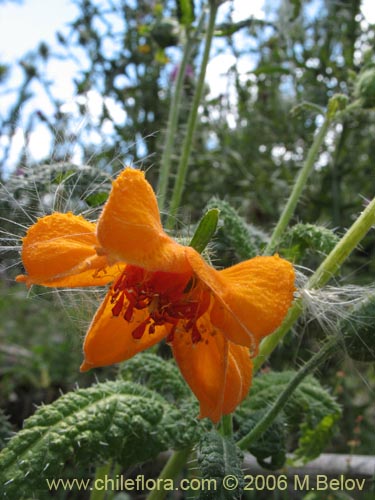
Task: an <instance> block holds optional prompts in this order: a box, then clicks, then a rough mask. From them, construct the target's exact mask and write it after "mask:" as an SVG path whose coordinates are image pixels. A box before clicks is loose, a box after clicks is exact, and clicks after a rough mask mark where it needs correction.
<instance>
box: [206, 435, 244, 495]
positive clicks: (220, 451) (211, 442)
mask: <svg viewBox="0 0 375 500" xmlns="http://www.w3.org/2000/svg"><path fill="white" fill-rule="evenodd" d="M197 457H198V465H199V468H200V471H201V475H202V478H203V479H211V480H215V481H216V487H215V488H210V489H209V488H205V489H204V490H203V491H202V492H201V496H200V498H201V499H202V500H210V499H215V500H217V499H218V500H235V499H239V498H241V493H242V490H243V473H242V469H241V466H242V460H243V455H242V452H241V450H240V449H239V448H238V447H237V446H236V445H235V443H234V442H233V440H231V439H229V438H225V437H223V436H221V435H220V434H219V433H218V432H217V431H211V432H208V433H206V434H204V435H203V436H202V438H201V440H200V442H199V445H198V455H197ZM228 476H233V478H232V482H231V484H227V485H225V484H224V485H223V478H224V477H226V478H228ZM235 484H237V487H236V488H234V489H233V490H232V489H230V488H229V487H231V486H233V485H235ZM228 486H229V487H228Z"/></svg>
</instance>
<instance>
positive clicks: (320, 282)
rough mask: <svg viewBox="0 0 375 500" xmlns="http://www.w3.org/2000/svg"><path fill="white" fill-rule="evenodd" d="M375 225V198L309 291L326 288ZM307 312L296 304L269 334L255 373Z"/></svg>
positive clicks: (326, 261)
mask: <svg viewBox="0 0 375 500" xmlns="http://www.w3.org/2000/svg"><path fill="white" fill-rule="evenodd" d="M374 225H375V198H374V199H373V200H372V201H371V202H370V203H369V204H368V205H367V207H366V208H365V210H364V211H363V212H362V213H361V215H360V216H359V217H358V219H357V220H356V221H355V222H354V223H353V225H352V226H351V227H350V228H349V229H348V231H347V232H346V234H345V235H344V236H343V237H342V238H341V240H340V241H339V242H338V243H337V245H336V246H335V248H334V249H333V250H332V251H331V253H330V254H329V255H327V257H326V258H325V259H324V261H323V262H322V263H321V264H320V266H319V267H318V269H317V270H316V271H315V273H314V274H313V275H312V276H311V278H310V279H309V280H308V282H307V285H306V289H311V288H321V287H322V286H324V285H325V284H326V283H327V282H328V281H329V280H330V279H331V278H332V277H333V276H334V275H335V273H336V272H337V271H338V270H339V269H340V267H341V265H342V264H343V262H344V261H345V260H346V259H347V257H348V256H349V255H350V254H351V252H352V251H353V250H354V249H355V248H356V247H357V246H358V244H359V243H360V241H361V240H362V239H363V238H364V236H365V235H366V234H367V233H368V231H369V230H370V229H371V227H372V226H374ZM302 309H303V305H302V299H298V300H296V301H295V303H294V304H293V306H292V307H291V308H290V309H289V312H288V314H287V315H286V318H285V319H284V321H283V323H282V324H281V326H280V327H279V328H278V329H277V330H276V331H275V333H273V334H272V335H269V336H268V337H266V338H265V339H263V341H262V342H261V344H260V347H259V354H258V356H257V357H256V358H255V359H254V368H253V369H254V372H256V371H257V370H258V369H259V368H260V366H261V365H262V364H263V362H264V361H265V360H266V359H267V358H268V357H269V356H270V354H271V353H272V352H273V350H274V349H275V348H276V346H277V345H278V343H279V342H280V341H281V340H282V339H283V338H284V337H285V335H286V334H287V333H288V332H289V330H290V329H291V327H292V326H293V324H294V323H295V321H296V320H297V318H298V317H299V316H300V314H301V312H302Z"/></svg>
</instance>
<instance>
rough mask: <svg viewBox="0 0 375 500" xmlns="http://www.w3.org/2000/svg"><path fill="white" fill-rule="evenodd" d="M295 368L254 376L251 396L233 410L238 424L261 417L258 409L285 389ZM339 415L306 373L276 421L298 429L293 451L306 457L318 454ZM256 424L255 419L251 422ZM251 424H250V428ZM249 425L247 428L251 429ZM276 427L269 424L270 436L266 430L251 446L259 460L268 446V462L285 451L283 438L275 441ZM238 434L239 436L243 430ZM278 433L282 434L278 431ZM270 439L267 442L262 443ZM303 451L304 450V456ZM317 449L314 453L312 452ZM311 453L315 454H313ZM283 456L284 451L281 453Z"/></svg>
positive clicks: (328, 398) (337, 409)
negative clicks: (296, 446)
mask: <svg viewBox="0 0 375 500" xmlns="http://www.w3.org/2000/svg"><path fill="white" fill-rule="evenodd" d="M294 375H295V372H293V371H285V372H282V373H279V372H271V373H267V374H264V375H262V376H260V377H256V378H255V379H254V381H253V386H252V388H251V391H250V397H249V398H248V399H246V400H245V402H244V403H243V404H242V405H241V407H240V408H239V409H238V411H237V412H236V417H235V418H236V421H237V422H238V424H240V425H245V424H246V421H248V420H250V422H251V421H252V420H254V419H255V417H257V419H256V421H258V420H259V418H261V412H262V411H264V409H265V408H266V407H268V406H270V405H271V404H272V403H273V402H274V401H275V400H276V398H277V397H278V396H279V394H280V393H281V392H282V391H283V390H284V389H285V387H286V386H287V384H288V383H289V381H290V379H291V378H292V377H294ZM340 415H341V409H340V406H339V405H338V404H337V402H336V401H335V399H334V398H333V397H332V396H331V395H330V394H329V393H328V392H327V390H325V389H324V388H323V387H322V386H321V385H320V383H319V382H318V381H317V380H316V379H315V378H314V377H311V376H310V377H307V378H305V379H304V381H303V382H302V383H301V384H300V385H299V386H298V387H297V389H296V390H295V391H294V392H293V394H292V395H291V397H290V399H289V400H288V402H287V404H286V406H285V407H284V409H283V410H282V411H281V412H280V415H279V417H278V420H277V421H276V424H275V425H277V423H278V422H279V425H282V424H287V425H288V427H289V430H290V431H291V432H292V431H297V432H298V434H299V439H300V444H299V446H298V449H297V451H296V454H297V456H298V458H299V459H302V460H303V461H305V460H306V461H308V460H311V459H312V458H314V457H315V456H317V455H319V454H320V453H321V452H322V451H323V449H324V447H325V446H326V445H327V442H328V441H329V439H330V438H331V435H332V432H333V430H334V424H335V422H336V421H337V420H338V418H339V417H340ZM253 425H255V422H254V424H253ZM253 425H250V429H251V427H252V426H253ZM250 429H249V430H250ZM276 429H277V427H275V428H273V427H272V426H271V427H270V428H269V429H268V431H267V432H268V433H269V436H268V437H267V433H265V434H264V435H263V436H262V437H261V438H260V439H259V440H258V441H257V442H255V443H253V444H252V446H251V451H252V453H253V454H254V455H255V456H256V457H257V458H258V460H260V461H262V460H264V459H265V458H266V457H265V456H264V453H263V450H266V449H268V450H269V452H270V453H269V457H270V458H271V463H272V461H273V460H275V457H276V456H277V454H278V453H279V455H278V458H279V459H280V458H281V457H282V453H284V452H285V439H280V441H279V443H278V444H277V443H276V442H275V441H274V434H273V433H274V432H275V430H276ZM239 432H242V434H241V435H240V433H239V434H238V436H236V438H237V437H239V438H241V437H242V435H243V431H239ZM314 433H315V438H316V440H315V445H316V446H315V447H314V448H313V447H311V446H310V448H309V447H308V445H307V443H308V442H309V443H310V440H314V437H313V436H314ZM280 437H281V434H280ZM267 439H270V443H267V444H266V443H265V441H266V440H267ZM273 445H274V446H277V449H272V446H273ZM304 453H307V454H306V456H305V455H304ZM315 453H316V454H315ZM313 454H314V456H313ZM284 456H285V455H284Z"/></svg>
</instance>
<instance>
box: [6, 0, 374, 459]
mask: <svg viewBox="0 0 375 500" xmlns="http://www.w3.org/2000/svg"><path fill="white" fill-rule="evenodd" d="M72 1H73V0H72ZM74 3H75V4H76V6H77V8H78V15H77V18H76V19H75V20H74V21H73V22H72V23H71V24H70V26H69V27H68V28H67V29H66V30H65V31H64V32H61V33H56V44H55V45H54V46H51V47H50V46H48V45H47V44H45V43H44V42H42V43H41V44H40V45H39V46H38V47H36V48H35V49H33V50H30V52H29V53H27V54H25V56H24V57H22V58H21V59H20V60H19V61H16V62H15V65H17V66H18V69H19V70H21V72H22V81H20V82H19V86H18V88H17V89H16V91H15V92H14V89H13V93H12V96H13V101H12V103H11V105H10V106H9V108H8V113H6V114H2V115H1V117H0V130H1V139H2V141H1V146H0V179H1V182H2V185H3V188H2V190H1V196H0V210H1V217H2V241H3V242H2V250H4V252H3V253H2V254H1V262H2V270H1V278H2V286H1V289H0V310H1V318H2V324H1V329H0V344H1V348H0V362H1V371H0V388H1V397H0V404H1V406H2V407H3V408H4V410H5V412H6V413H7V414H9V415H10V417H11V423H12V425H13V426H15V427H17V426H20V425H21V424H22V420H23V418H25V417H26V416H28V415H29V414H31V413H32V412H33V406H32V405H33V404H34V403H39V402H41V401H51V400H52V399H54V398H56V397H57V396H58V394H59V390H61V389H62V390H64V391H65V390H69V389H70V388H71V387H73V385H74V383H75V382H76V381H77V379H78V377H79V380H80V384H86V383H89V382H90V380H92V379H90V377H93V376H92V375H87V378H82V376H79V375H78V366H79V360H80V357H81V355H80V344H81V339H80V332H82V331H84V329H83V330H82V328H81V320H82V319H83V321H86V322H87V321H88V319H87V317H86V319H84V318H81V319H78V320H77V319H76V318H74V319H73V321H72V315H74V314H75V313H74V310H76V309H77V307H76V305H75V304H68V305H66V306H65V310H64V309H63V308H61V307H60V305H61V302H63V301H64V298H61V296H60V295H57V294H53V293H51V294H47V295H45V296H43V297H42V296H39V297H38V299H37V301H35V299H33V300H26V295H27V294H26V292H25V291H24V290H23V289H22V290H20V289H19V288H18V286H16V285H14V283H13V281H12V280H13V277H14V275H15V274H16V273H17V272H20V266H19V256H18V255H17V247H18V245H19V244H20V242H19V238H20V235H22V234H23V233H24V230H25V229H24V227H25V226H27V225H28V224H29V223H30V219H34V218H35V217H36V216H38V215H41V214H45V213H49V212H51V211H53V210H56V209H57V210H73V211H75V212H80V213H85V214H86V215H88V216H89V217H92V218H94V217H95V214H96V211H97V209H98V208H99V207H100V205H101V204H102V203H103V202H104V201H105V198H106V193H107V192H108V187H109V183H110V178H111V176H113V175H114V174H115V173H116V172H117V171H118V170H120V169H121V168H123V165H124V164H126V163H128V162H131V163H132V164H134V165H137V166H140V167H142V169H144V170H146V171H147V176H148V178H149V180H150V181H151V183H153V184H154V186H155V187H156V185H157V176H158V162H159V159H160V156H161V152H162V149H163V144H164V141H165V132H164V131H165V127H166V120H167V114H168V106H169V102H170V97H171V89H172V87H173V83H174V79H175V75H176V71H177V64H178V60H179V59H180V57H181V52H182V46H183V43H184V40H185V36H186V29H187V28H185V27H184V25H183V24H182V20H181V19H179V11H178V8H177V6H178V2H175V1H170V0H153V1H149V0H134V1H130V0H111V1H108V2H101V1H97V0H74ZM226 3H227V4H228V5H229V7H231V2H230V1H229V2H226ZM194 4H195V18H196V19H197V18H198V17H199V15H200V11H201V8H202V6H201V4H200V2H194ZM360 7H361V2H360V0H339V1H336V0H294V1H290V0H279V1H278V2H274V1H271V0H266V17H265V19H262V20H260V19H256V18H253V17H249V18H248V19H246V20H245V21H243V22H241V23H234V22H233V21H232V20H231V8H229V14H228V17H227V19H226V20H225V22H222V23H220V24H219V25H218V26H217V29H216V33H215V41H214V46H213V51H212V57H214V56H215V55H218V54H220V53H221V52H223V51H230V54H231V55H232V56H233V61H234V62H233V65H232V66H231V68H230V70H229V71H228V74H227V81H228V85H227V90H226V91H225V92H222V93H220V94H219V95H217V96H215V97H212V96H211V94H210V87H211V89H212V90H214V87H215V81H212V82H210V81H208V82H207V84H206V92H205V96H204V100H203V102H202V106H201V108H200V119H199V124H198V130H197V133H196V136H195V142H194V148H193V153H192V156H191V161H190V163H191V165H190V170H189V173H188V179H187V189H186V190H185V193H184V198H183V203H182V209H181V213H180V214H179V218H180V220H181V221H182V226H183V227H184V228H185V229H186V228H187V230H188V231H190V230H189V224H194V223H196V221H197V220H199V218H200V217H201V215H202V211H203V210H204V209H205V207H206V206H207V204H209V206H217V204H218V203H219V204H220V203H221V209H222V211H223V219H222V227H221V228H220V229H219V231H218V233H217V235H216V242H214V247H213V248H214V257H215V260H214V261H215V263H217V264H218V265H224V264H225V265H228V264H232V263H234V262H236V261H238V260H241V259H243V258H245V257H246V256H245V255H243V254H241V252H238V251H236V247H235V240H233V239H231V234H232V233H231V229H230V228H229V229H228V226H225V224H227V223H228V221H227V220H226V219H225V214H226V213H227V212H226V211H229V212H230V211H231V210H234V211H237V212H238V214H239V215H240V216H241V217H242V226H241V227H242V229H241V231H248V234H249V235H250V237H253V238H255V240H256V241H257V244H258V247H259V249H260V250H261V249H262V245H264V243H265V241H266V239H267V233H269V231H270V230H271V229H272V226H273V225H274V224H275V222H276V221H277V219H278V216H279V214H280V211H281V209H282V207H283V204H284V202H285V200H286V197H287V196H288V194H289V192H290V189H291V185H292V184H293V181H294V179H295V177H296V174H297V173H298V171H299V169H300V167H301V165H302V162H303V160H304V158H305V157H306V153H307V150H308V148H309V146H310V145H311V142H312V138H313V135H314V132H315V130H316V128H317V127H318V126H319V124H321V122H322V116H323V114H322V112H320V108H324V107H325V106H326V105H327V101H328V99H329V98H330V97H331V96H332V95H333V94H334V93H343V94H345V95H347V96H348V97H349V99H350V101H351V102H354V101H360V105H359V106H357V107H355V108H354V109H353V110H352V111H351V112H350V113H347V114H346V115H345V116H344V117H343V118H342V120H341V121H340V122H339V123H336V124H335V125H334V126H333V127H332V128H331V130H330V132H329V134H328V136H327V139H326V141H325V145H324V148H323V150H322V151H321V154H320V156H319V160H318V161H317V164H316V168H315V171H314V173H313V176H312V178H311V181H310V182H309V184H308V187H307V189H306V190H305V192H304V196H303V199H302V200H301V202H300V204H299V206H298V209H297V213H296V216H295V218H294V220H293V223H294V224H297V223H301V222H303V223H309V224H311V225H313V226H315V225H320V226H325V228H327V232H328V233H329V238H331V240H332V241H335V238H337V236H335V235H338V236H339V235H341V234H343V232H344V230H345V229H346V228H347V227H349V226H350V224H351V223H352V222H353V221H354V219H355V218H356V217H357V215H358V214H359V213H360V212H361V211H362V210H363V208H364V206H365V205H366V201H367V200H368V199H370V198H372V196H373V195H374V166H373V158H374V153H375V141H374V133H375V98H374V96H375V83H374V81H371V78H370V81H368V82H367V83H366V81H365V82H364V83H363V80H362V85H364V86H365V87H366V88H365V91H364V90H363V88H361V86H360V84H359V83H358V82H359V79H360V78H361V76H363V75H364V73H365V72H366V71H370V70H371V69H372V68H373V67H374V64H375V56H374V43H375V42H374V41H375V26H374V25H371V24H369V23H368V22H367V21H366V20H365V19H364V18H363V16H362V14H361V10H360ZM201 35H202V34H201ZM200 56H201V51H200V45H199V40H198V41H197V45H196V50H194V51H193V54H192V57H191V60H190V62H189V70H188V71H187V72H186V77H185V87H184V99H183V110H182V113H181V116H180V122H179V134H178V135H177V136H176V138H175V150H174V154H175V158H176V160H177V158H178V157H177V155H178V151H179V145H180V144H181V142H182V139H183V133H184V129H185V125H186V117H187V111H188V109H189V105H190V102H191V96H192V93H193V90H194V86H195V82H196V78H197V67H198V63H199V61H200ZM53 60H60V61H65V62H67V63H69V64H71V65H73V66H74V67H75V68H76V70H75V75H74V78H73V81H72V82H69V85H73V88H74V93H75V98H74V105H73V106H70V107H69V106H67V105H66V103H64V102H62V101H61V99H60V98H59V95H58V93H56V91H55V90H54V85H53V84H54V82H53V80H52V79H51V78H50V75H49V68H50V63H51V61H53ZM244 61H248V64H246V65H245V67H248V68H252V69H246V71H243V69H242V68H243V67H244V64H243V62H244ZM249 61H250V63H249ZM251 61H252V62H251ZM11 70H12V68H11V67H9V65H6V64H1V61H0V95H6V94H9V85H10V83H9V82H10V75H11ZM370 73H371V71H370ZM61 78H64V75H63V74H62V75H61ZM38 92H39V93H40V92H42V93H43V94H44V95H45V96H47V98H48V106H46V108H45V109H44V108H43V107H42V106H38V105H36V104H35V103H36V102H37V101H35V95H37V93H38ZM366 92H367V94H366V95H367V97H366V98H364V97H363V96H364V93H366ZM93 96H96V98H98V96H99V99H98V102H99V105H98V107H97V110H96V113H95V116H93V115H92V113H90V99H91V98H92V97H93ZM41 102H42V101H41ZM43 102H45V99H44V100H43ZM30 103H32V106H30V105H29V104H30ZM303 103H305V105H301V104H303ZM119 110H120V111H121V112H120V113H119ZM82 124H83V125H82ZM19 126H22V128H23V133H24V137H25V143H24V147H23V149H22V151H21V152H20V155H19V159H18V161H17V162H16V164H14V165H13V168H12V170H11V171H10V170H9V158H10V153H11V150H12V147H13V146H12V144H13V141H14V140H15V136H16V131H17V128H18V127H19ZM40 126H42V127H43V129H44V130H45V131H48V132H49V133H50V137H51V145H50V153H49V154H48V155H47V156H46V158H44V159H43V160H42V161H40V162H36V161H35V160H33V159H32V157H31V155H30V151H29V149H28V148H29V139H30V137H31V136H32V134H33V133H34V132H35V130H36V129H37V128H38V127H40ZM77 151H78V152H79V158H80V160H79V164H80V166H77V165H76V163H77V161H76V160H75V159H76V154H77ZM172 180H173V172H172V175H171V185H172ZM170 188H171V186H170ZM218 200H219V201H218ZM223 200H224V201H223ZM240 225H241V224H240ZM313 226H312V227H313ZM225 228H227V229H225ZM181 231H182V229H181ZM190 232H191V231H190ZM287 237H288V235H286V238H287ZM294 237H295V235H294V236H293V235H292V236H290V238H294ZM374 241H375V233H374V232H372V233H371V234H370V235H369V236H368V237H367V238H366V239H365V240H364V241H363V244H362V245H361V248H360V249H359V250H358V251H357V252H356V253H355V255H354V256H353V257H352V259H351V260H350V263H349V264H347V265H346V266H345V268H344V270H343V272H342V279H343V280H344V281H345V280H347V281H348V282H356V283H358V284H365V283H371V281H373V276H374V272H375V259H374V254H375V252H374ZM286 242H287V243H286ZM309 242H310V243H311V240H308V243H306V241H305V240H304V239H303V237H299V239H298V238H297V240H293V239H290V240H287V239H285V238H284V240H283V242H282V244H281V246H280V249H279V250H280V253H282V254H283V255H286V256H288V258H292V259H294V260H295V261H296V262H297V263H300V264H303V265H304V266H307V267H310V268H311V267H312V268H313V267H315V266H316V263H317V262H319V261H320V260H321V258H322V257H321V256H322V254H324V253H327V251H328V249H325V252H321V251H318V250H316V251H309V252H306V251H305V250H306V248H307V249H309V250H311V245H310V243H309ZM215 244H216V248H217V249H219V251H218V252H216V254H215ZM228 245H229V247H228ZM230 245H233V247H232V248H230ZM293 245H295V246H293ZM301 245H302V246H301ZM304 245H305V246H304ZM224 248H226V251H222V250H223V249H224ZM301 248H302V250H301ZM6 250H8V251H6ZM313 250H314V249H313ZM219 256H220V258H219ZM35 295H38V291H36V294H35ZM56 301H57V302H58V303H59V305H58V304H57V303H56ZM41 302H43V305H42V304H41ZM44 302H47V307H46V304H45V303H44ZM93 302H94V301H92V300H91V297H90V299H87V300H86V303H88V304H89V307H90V308H92V307H93V306H92V303H93ZM48 304H49V305H50V307H48ZM65 304H66V303H65ZM85 307H86V305H85ZM85 307H82V308H81V315H82V317H83V315H84V311H85V310H86V309H85ZM69 308H71V309H69ZM66 309H68V311H66ZM72 325H74V327H72ZM310 334H311V335H310ZM321 338H322V333H321V332H320V331H319V327H318V326H317V325H314V323H311V324H310V325H309V328H308V330H304V334H303V335H302V334H299V337H298V342H295V339H294V338H292V336H290V337H289V340H286V341H285V343H284V346H282V347H281V348H280V349H278V351H277V352H276V353H275V355H274V356H273V358H272V359H271V366H272V368H275V369H283V368H287V367H290V366H291V364H293V363H294V364H295V363H300V362H301V360H303V359H304V358H306V357H308V356H309V355H310V352H311V351H310V349H311V348H312V346H314V345H316V343H319V342H320V339H321ZM343 358H344V355H339V356H338V358H337V360H333V361H332V363H331V364H330V366H326V367H325V368H324V369H323V376H324V377H325V379H326V380H327V381H328V380H330V381H331V384H332V385H333V386H334V387H335V393H336V395H337V397H338V399H339V401H340V402H341V403H342V404H343V405H344V408H345V411H344V419H343V422H342V429H341V431H342V432H341V434H340V435H339V436H338V437H337V440H336V443H335V446H336V448H335V451H340V452H348V451H350V450H352V451H355V452H360V453H373V451H374V446H375V443H374V441H373V435H372V437H371V426H370V424H369V422H371V421H373V420H372V419H373V418H374V405H373V401H372V400H373V390H371V389H370V387H371V385H372V387H374V383H375V373H374V369H373V367H371V366H370V367H369V365H367V364H361V363H357V362H356V363H355V362H354V361H351V360H349V359H348V358H345V360H344V359H343ZM100 373H101V372H100V371H99V375H100ZM104 373H105V374H107V373H108V372H106V371H105V370H104ZM358 375H359V376H358ZM364 380H366V383H364Z"/></svg>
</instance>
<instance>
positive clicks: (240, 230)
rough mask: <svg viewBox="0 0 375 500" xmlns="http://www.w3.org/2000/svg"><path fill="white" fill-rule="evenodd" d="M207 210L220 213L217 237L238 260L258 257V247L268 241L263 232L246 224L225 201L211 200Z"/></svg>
mask: <svg viewBox="0 0 375 500" xmlns="http://www.w3.org/2000/svg"><path fill="white" fill-rule="evenodd" d="M207 208H208V209H212V208H216V209H218V210H219V211H220V219H221V221H222V226H221V228H220V230H219V231H218V233H217V237H218V239H219V240H220V239H222V240H223V244H224V245H225V246H228V245H229V246H232V247H233V248H234V250H235V251H236V253H237V254H238V256H239V258H240V259H250V258H252V257H255V256H256V255H259V253H260V247H261V246H262V245H264V244H265V242H266V241H267V239H268V236H267V235H266V234H265V233H264V232H263V231H261V230H260V229H258V228H256V227H255V226H253V225H251V224H247V223H246V221H245V220H244V219H243V218H242V217H241V216H240V215H239V214H238V213H237V211H236V210H235V209H234V208H233V207H232V206H231V205H230V204H229V203H228V202H227V201H224V200H220V199H218V198H212V199H211V200H210V201H209V203H208V205H207Z"/></svg>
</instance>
